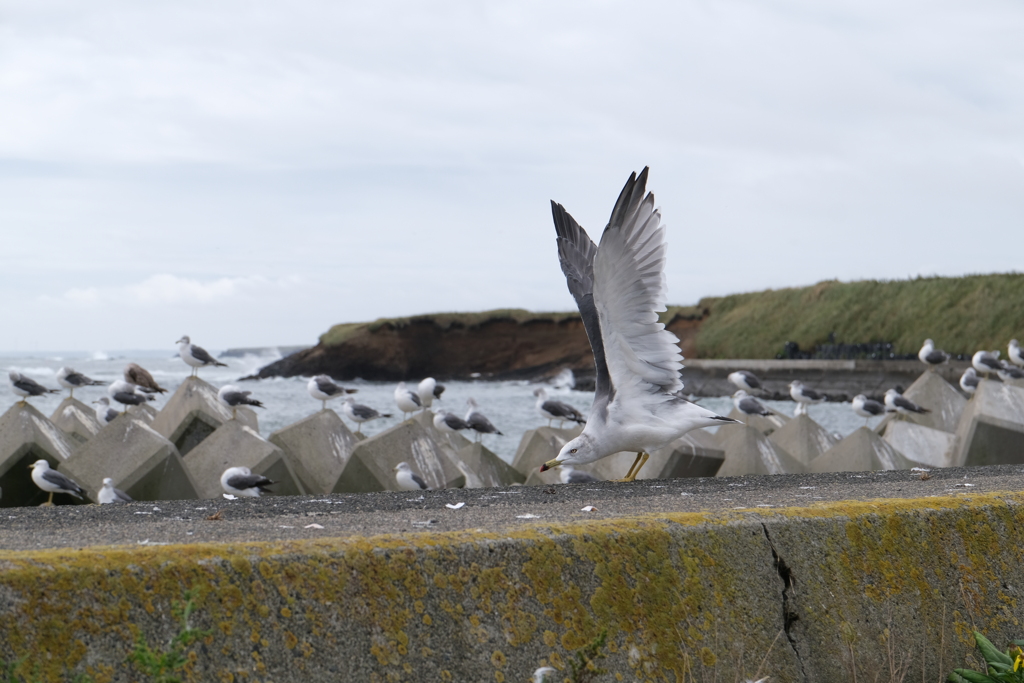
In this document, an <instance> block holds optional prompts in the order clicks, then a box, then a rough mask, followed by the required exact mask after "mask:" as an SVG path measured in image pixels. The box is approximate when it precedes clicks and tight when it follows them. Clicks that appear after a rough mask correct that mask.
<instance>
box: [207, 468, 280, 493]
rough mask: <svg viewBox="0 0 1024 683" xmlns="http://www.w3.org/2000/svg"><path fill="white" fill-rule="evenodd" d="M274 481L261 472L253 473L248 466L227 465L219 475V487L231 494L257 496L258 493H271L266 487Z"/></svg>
mask: <svg viewBox="0 0 1024 683" xmlns="http://www.w3.org/2000/svg"><path fill="white" fill-rule="evenodd" d="M275 483H277V482H273V481H271V480H270V479H267V478H266V477H264V476H263V475H261V474H253V473H252V470H250V469H249V468H248V467H229V468H227V469H226V470H224V474H222V475H220V487H221V488H222V489H224V492H225V493H228V494H231V495H233V496H247V497H249V498H259V497H260V493H272V492H271V491H268V490H267V489H266V487H267V486H270V485H271V484H275Z"/></svg>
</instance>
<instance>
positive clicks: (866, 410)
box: [850, 394, 886, 427]
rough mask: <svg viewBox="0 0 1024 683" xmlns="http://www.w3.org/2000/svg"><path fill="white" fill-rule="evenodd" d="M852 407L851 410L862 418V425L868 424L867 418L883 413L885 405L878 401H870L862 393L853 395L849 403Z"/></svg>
mask: <svg viewBox="0 0 1024 683" xmlns="http://www.w3.org/2000/svg"><path fill="white" fill-rule="evenodd" d="M850 406H851V407H852V408H853V412H855V413H857V414H858V415H860V416H861V417H863V418H864V426H865V427H866V426H867V424H868V420H869V419H871V418H873V417H878V416H879V415H885V413H886V410H885V405H883V404H881V403H879V402H878V401H872V400H871V399H870V398H868V397H867V396H865V395H864V394H857V395H856V396H854V397H853V401H852V402H851V403H850Z"/></svg>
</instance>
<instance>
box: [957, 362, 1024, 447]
mask: <svg viewBox="0 0 1024 683" xmlns="http://www.w3.org/2000/svg"><path fill="white" fill-rule="evenodd" d="M1022 416H1024V389H1021V388H1019V387H1014V386H1010V385H1008V384H1004V383H1002V382H999V381H996V380H987V379H985V380H982V381H981V382H980V383H979V384H978V389H977V391H976V392H975V393H974V397H973V398H971V400H970V401H969V402H968V404H967V407H966V408H965V409H964V412H963V415H962V416H961V418H960V424H959V425H958V427H957V430H956V446H955V448H956V455H955V457H954V460H953V463H954V464H956V465H996V464H1003V463H1021V462H1024V417H1022Z"/></svg>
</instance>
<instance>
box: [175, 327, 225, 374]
mask: <svg viewBox="0 0 1024 683" xmlns="http://www.w3.org/2000/svg"><path fill="white" fill-rule="evenodd" d="M175 343H176V344H177V345H178V355H179V356H181V359H182V360H183V361H185V363H187V364H188V365H190V366H192V376H193V377H196V376H197V375H198V373H199V368H202V367H205V366H207V365H213V366H220V367H222V368H226V367H227V366H228V365H227V363H221V362H220V361H219V360H217V359H216V358H214V357H213V356H211V355H210V354H209V353H208V352H207V351H206V349H204V348H203V347H202V346H196V345H195V344H193V343H192V340H191V339H189V338H188V335H187V334H186V335H185V336H184V337H182V338H181V339H179V340H178V341H177V342H175Z"/></svg>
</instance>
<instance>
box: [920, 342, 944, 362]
mask: <svg viewBox="0 0 1024 683" xmlns="http://www.w3.org/2000/svg"><path fill="white" fill-rule="evenodd" d="M917 357H918V358H919V359H920V360H921V362H922V363H924V364H925V365H927V366H928V367H929V368H934V367H935V366H936V365H942V364H943V363H948V362H949V358H950V356H949V354H948V353H946V352H945V351H943V350H942V349H937V348H935V342H933V341H932V340H931V339H925V340H924V346H922V347H921V350H920V351H918V352H917Z"/></svg>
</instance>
